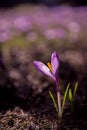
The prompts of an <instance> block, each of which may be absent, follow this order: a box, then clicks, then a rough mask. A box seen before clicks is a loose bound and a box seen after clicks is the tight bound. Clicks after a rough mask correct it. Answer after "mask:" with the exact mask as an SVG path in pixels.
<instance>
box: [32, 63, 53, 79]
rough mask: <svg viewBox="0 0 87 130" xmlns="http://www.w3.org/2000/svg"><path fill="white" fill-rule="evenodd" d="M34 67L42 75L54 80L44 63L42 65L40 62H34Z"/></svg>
mask: <svg viewBox="0 0 87 130" xmlns="http://www.w3.org/2000/svg"><path fill="white" fill-rule="evenodd" d="M34 65H35V67H36V68H37V69H38V70H39V71H41V72H42V73H43V74H45V75H47V76H49V77H51V78H52V79H54V80H55V78H54V76H53V75H52V73H51V72H50V69H49V68H48V67H47V66H46V65H45V64H44V63H42V62H40V61H34Z"/></svg>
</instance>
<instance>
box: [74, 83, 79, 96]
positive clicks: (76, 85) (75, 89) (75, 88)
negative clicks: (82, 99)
mask: <svg viewBox="0 0 87 130" xmlns="http://www.w3.org/2000/svg"><path fill="white" fill-rule="evenodd" d="M77 88H78V82H77V83H76V84H75V87H74V92H73V96H75V95H76V91H77Z"/></svg>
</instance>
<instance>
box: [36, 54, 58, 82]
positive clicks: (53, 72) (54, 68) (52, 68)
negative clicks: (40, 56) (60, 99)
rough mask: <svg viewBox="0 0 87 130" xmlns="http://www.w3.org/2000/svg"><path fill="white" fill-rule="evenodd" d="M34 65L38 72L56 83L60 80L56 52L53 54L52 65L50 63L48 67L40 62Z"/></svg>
mask: <svg viewBox="0 0 87 130" xmlns="http://www.w3.org/2000/svg"><path fill="white" fill-rule="evenodd" d="M34 65H35V67H36V68H37V69H38V70H40V71H41V72H42V73H43V74H45V75H47V76H49V77H51V78H52V79H53V80H54V81H57V80H58V68H59V58H58V55H57V53H56V52H53V53H52V55H51V64H50V63H49V62H48V63H47V66H46V65H45V64H44V63H42V62H40V61H34Z"/></svg>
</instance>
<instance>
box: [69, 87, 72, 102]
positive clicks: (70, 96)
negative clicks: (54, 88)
mask: <svg viewBox="0 0 87 130" xmlns="http://www.w3.org/2000/svg"><path fill="white" fill-rule="evenodd" d="M69 101H70V102H73V95H72V90H71V88H70V89H69Z"/></svg>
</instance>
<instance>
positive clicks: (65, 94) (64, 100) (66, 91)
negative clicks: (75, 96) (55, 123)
mask: <svg viewBox="0 0 87 130" xmlns="http://www.w3.org/2000/svg"><path fill="white" fill-rule="evenodd" d="M69 87H70V83H68V85H67V88H66V90H65V93H64V97H63V102H62V113H63V111H64V106H65V102H66V98H67V94H68V90H69Z"/></svg>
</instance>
